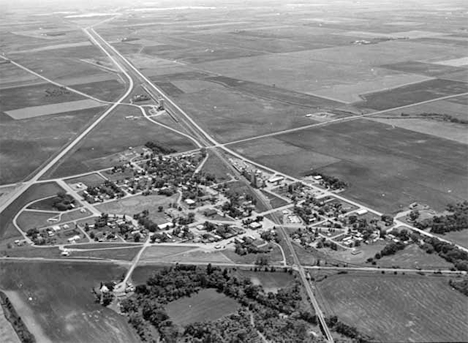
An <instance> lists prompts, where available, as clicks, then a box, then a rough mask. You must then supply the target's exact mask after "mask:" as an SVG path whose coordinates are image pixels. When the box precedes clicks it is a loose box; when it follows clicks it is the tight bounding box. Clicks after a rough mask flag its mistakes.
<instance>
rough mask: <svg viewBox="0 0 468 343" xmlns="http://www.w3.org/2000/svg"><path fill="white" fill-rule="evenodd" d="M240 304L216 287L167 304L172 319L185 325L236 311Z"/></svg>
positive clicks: (218, 317)
mask: <svg viewBox="0 0 468 343" xmlns="http://www.w3.org/2000/svg"><path fill="white" fill-rule="evenodd" d="M239 308H240V304H239V303H238V302H237V301H235V300H234V299H231V298H228V297H227V296H225V295H224V294H222V293H218V292H217V291H215V290H214V289H202V290H201V291H200V292H198V294H196V295H192V296H191V297H186V298H182V299H178V300H176V301H173V302H171V303H169V304H168V305H167V306H166V311H167V313H168V315H169V317H170V318H171V320H172V321H173V322H174V323H175V324H178V325H181V326H184V325H188V324H191V323H195V322H201V321H212V320H217V319H220V318H222V317H224V316H226V315H228V314H232V313H235V312H236V311H237V310H238V309H239Z"/></svg>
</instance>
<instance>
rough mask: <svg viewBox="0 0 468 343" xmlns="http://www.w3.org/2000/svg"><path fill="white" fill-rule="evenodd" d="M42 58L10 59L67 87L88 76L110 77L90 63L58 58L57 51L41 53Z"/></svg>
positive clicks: (20, 56)
mask: <svg viewBox="0 0 468 343" xmlns="http://www.w3.org/2000/svg"><path fill="white" fill-rule="evenodd" d="M40 56H41V58H38V57H39V55H38V54H17V55H11V56H10V58H11V59H12V60H13V61H15V62H17V63H19V64H21V65H23V66H25V67H26V68H28V69H31V70H32V71H34V72H36V73H39V74H41V75H43V76H45V77H47V78H49V79H51V80H53V81H56V82H60V83H64V84H65V85H67V80H76V79H77V78H84V77H86V76H90V77H95V76H96V75H99V74H104V75H109V73H108V72H104V71H102V69H101V68H98V67H96V66H92V65H91V64H89V63H86V62H82V61H80V60H78V59H74V58H70V57H68V58H66V57H61V56H57V54H56V51H55V50H50V51H44V52H41V53H40ZM111 75H112V74H111ZM74 83H75V82H74ZM83 83H85V81H84V82H83Z"/></svg>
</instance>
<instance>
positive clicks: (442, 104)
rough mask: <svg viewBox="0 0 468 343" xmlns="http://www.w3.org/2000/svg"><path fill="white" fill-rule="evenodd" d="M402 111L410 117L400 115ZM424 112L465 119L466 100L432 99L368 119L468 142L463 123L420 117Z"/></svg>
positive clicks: (467, 108)
mask: <svg viewBox="0 0 468 343" xmlns="http://www.w3.org/2000/svg"><path fill="white" fill-rule="evenodd" d="M460 100H463V97H460ZM402 113H404V114H405V115H408V116H409V117H410V118H408V117H402V116H401V114H402ZM424 113H435V114H440V115H449V116H451V117H452V118H456V119H459V120H467V119H468V116H467V113H468V102H466V101H465V102H464V103H463V102H462V101H459V100H458V98H452V99H447V100H441V101H434V102H430V103H427V104H422V105H416V106H412V107H409V108H405V109H402V110H396V111H390V112H387V113H385V114H382V115H376V116H373V117H370V118H369V119H371V120H373V121H377V122H380V123H385V124H389V125H393V126H397V127H401V128H404V129H407V130H412V131H416V132H420V133H426V134H429V135H432V136H436V137H440V138H444V139H450V140H453V141H456V142H459V143H463V144H468V138H467V137H466V128H465V125H463V124H457V123H452V122H448V121H442V120H440V119H431V118H428V117H422V114H424Z"/></svg>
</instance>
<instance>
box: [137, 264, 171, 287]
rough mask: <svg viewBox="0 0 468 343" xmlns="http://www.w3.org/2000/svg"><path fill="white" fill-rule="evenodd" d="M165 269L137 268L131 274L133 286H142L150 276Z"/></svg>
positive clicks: (161, 267) (157, 267) (140, 266)
mask: <svg viewBox="0 0 468 343" xmlns="http://www.w3.org/2000/svg"><path fill="white" fill-rule="evenodd" d="M163 268H166V267H163V266H142V265H139V266H137V267H136V268H135V269H134V270H133V273H132V278H131V279H132V281H133V284H134V285H140V284H144V283H145V282H146V280H148V279H149V278H150V277H151V276H153V275H154V274H155V273H156V272H158V271H160V270H161V269H163Z"/></svg>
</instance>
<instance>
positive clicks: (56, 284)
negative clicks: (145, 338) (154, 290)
mask: <svg viewBox="0 0 468 343" xmlns="http://www.w3.org/2000/svg"><path fill="white" fill-rule="evenodd" d="M125 271H126V270H125V268H123V267H120V266H117V265H114V264H106V263H100V264H97V263H79V262H62V263H60V262H59V263H57V262H53V263H47V262H27V263H22V262H11V263H8V262H2V263H1V268H0V288H1V289H2V290H4V291H6V293H7V295H8V296H9V298H10V300H11V301H12V303H13V305H14V306H15V308H16V310H17V311H18V313H19V314H20V316H21V317H22V318H23V320H25V323H26V325H27V326H28V328H30V329H31V330H32V333H33V334H35V335H36V339H37V340H38V341H40V342H45V343H48V342H63V343H68V342H96V343H101V342H102V343H104V342H106V343H107V342H109V341H112V342H116V343H127V342H137V341H138V336H137V335H136V333H135V332H134V331H133V329H131V328H130V325H129V324H128V323H127V319H126V318H125V317H122V316H120V315H119V314H117V313H115V312H114V311H112V310H110V309H107V308H104V307H102V306H101V305H99V304H96V303H95V301H94V296H93V294H92V293H91V292H90V290H91V288H92V287H97V286H99V283H100V282H108V281H111V280H116V279H119V278H120V277H121V275H122V274H123V273H125Z"/></svg>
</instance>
